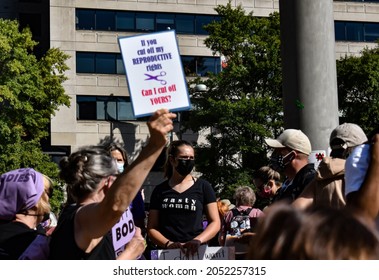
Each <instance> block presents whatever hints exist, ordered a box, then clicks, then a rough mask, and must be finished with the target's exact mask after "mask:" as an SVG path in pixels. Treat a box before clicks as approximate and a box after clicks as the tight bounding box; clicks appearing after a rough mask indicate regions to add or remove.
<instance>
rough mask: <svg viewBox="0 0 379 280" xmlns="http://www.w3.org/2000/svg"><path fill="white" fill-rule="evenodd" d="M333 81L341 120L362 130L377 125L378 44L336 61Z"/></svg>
mask: <svg viewBox="0 0 379 280" xmlns="http://www.w3.org/2000/svg"><path fill="white" fill-rule="evenodd" d="M337 81H338V103H339V104H338V105H339V109H340V112H341V122H344V121H346V122H352V123H356V124H358V125H360V126H361V127H362V128H363V130H364V131H365V132H366V133H370V132H371V131H373V130H374V129H376V128H378V123H379V44H378V45H377V46H376V47H375V48H372V49H368V48H365V49H363V51H361V53H360V56H345V57H343V58H341V59H339V60H337Z"/></svg>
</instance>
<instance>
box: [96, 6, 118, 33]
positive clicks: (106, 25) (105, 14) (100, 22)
mask: <svg viewBox="0 0 379 280" xmlns="http://www.w3.org/2000/svg"><path fill="white" fill-rule="evenodd" d="M115 21H116V17H115V12H112V11H97V12H96V30H108V31H114V30H116V25H115Z"/></svg>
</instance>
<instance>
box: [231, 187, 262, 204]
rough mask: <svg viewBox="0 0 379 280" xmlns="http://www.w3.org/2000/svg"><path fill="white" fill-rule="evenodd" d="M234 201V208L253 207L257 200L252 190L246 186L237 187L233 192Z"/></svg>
mask: <svg viewBox="0 0 379 280" xmlns="http://www.w3.org/2000/svg"><path fill="white" fill-rule="evenodd" d="M234 199H235V200H236V206H237V207H238V206H241V205H243V206H254V204H255V200H256V199H257V198H256V196H255V193H254V191H253V189H252V188H250V187H248V186H241V187H238V188H237V189H236V190H235V191H234Z"/></svg>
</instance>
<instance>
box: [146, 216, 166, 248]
mask: <svg viewBox="0 0 379 280" xmlns="http://www.w3.org/2000/svg"><path fill="white" fill-rule="evenodd" d="M158 223H159V210H154V209H151V210H150V211H149V218H148V220H147V234H148V236H149V238H150V239H151V241H152V242H153V243H154V244H155V245H157V246H159V247H161V248H165V247H166V244H167V242H168V241H170V240H168V238H167V237H165V236H164V235H163V234H162V233H161V232H160V231H159V229H158V228H159V227H158V226H159V225H158Z"/></svg>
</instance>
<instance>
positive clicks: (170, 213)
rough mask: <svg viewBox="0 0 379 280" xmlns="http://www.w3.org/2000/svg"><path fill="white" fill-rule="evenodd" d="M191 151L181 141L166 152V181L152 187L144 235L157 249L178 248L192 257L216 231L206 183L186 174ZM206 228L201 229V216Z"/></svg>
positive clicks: (214, 210) (210, 191) (216, 220)
mask: <svg viewBox="0 0 379 280" xmlns="http://www.w3.org/2000/svg"><path fill="white" fill-rule="evenodd" d="M194 164H195V156H194V149H193V147H192V145H191V144H190V143H189V142H187V141H184V140H178V141H173V142H172V143H171V145H170V147H169V148H168V150H167V161H166V165H165V177H166V178H167V180H166V181H164V182H163V183H161V184H160V185H158V186H156V187H155V189H154V191H153V193H152V195H151V198H150V211H149V219H148V224H147V228H148V235H149V238H150V240H151V241H152V242H153V243H154V244H155V245H157V246H158V247H161V248H169V249H175V248H181V249H183V250H185V251H186V254H187V256H188V254H194V253H195V252H196V251H197V250H198V248H199V246H200V245H201V244H203V243H206V242H208V241H209V240H210V239H211V238H213V237H214V236H215V235H216V234H217V233H218V232H219V230H220V218H219V215H218V210H217V203H216V195H215V193H214V191H213V189H212V187H211V185H210V183H209V182H207V181H206V180H203V179H196V178H194V177H193V176H192V175H191V174H190V173H191V171H192V169H193V167H194ZM204 213H205V214H206V216H207V220H208V225H207V227H206V228H205V229H203V214H204Z"/></svg>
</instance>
